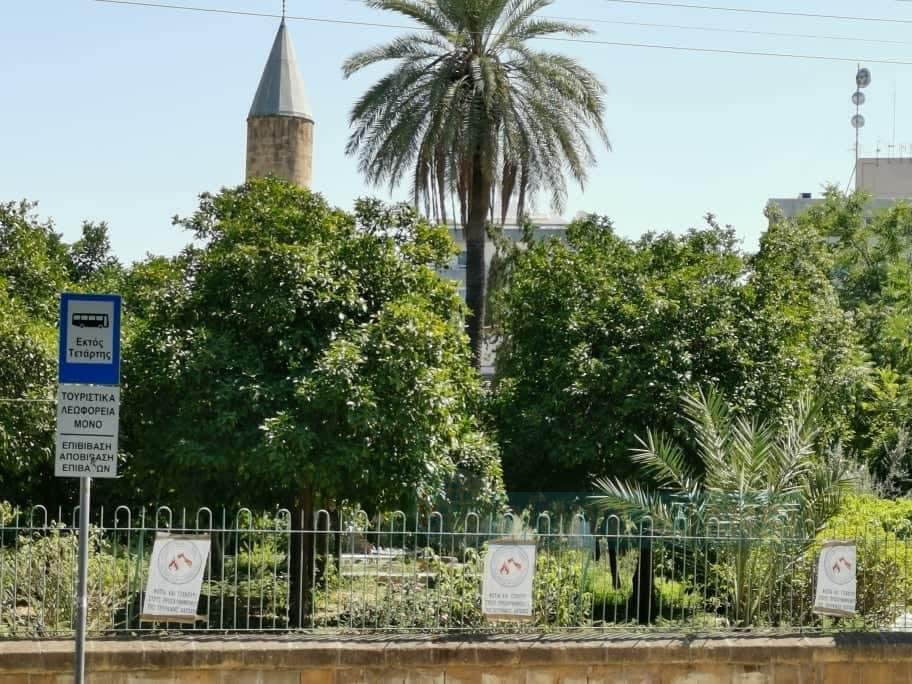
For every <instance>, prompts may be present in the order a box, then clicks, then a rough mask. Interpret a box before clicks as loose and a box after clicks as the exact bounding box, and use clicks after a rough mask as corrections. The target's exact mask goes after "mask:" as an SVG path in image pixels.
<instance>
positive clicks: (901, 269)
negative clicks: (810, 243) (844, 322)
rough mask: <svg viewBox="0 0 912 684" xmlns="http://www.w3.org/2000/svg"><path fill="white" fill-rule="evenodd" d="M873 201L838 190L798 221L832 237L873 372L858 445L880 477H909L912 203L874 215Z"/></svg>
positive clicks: (840, 282)
mask: <svg viewBox="0 0 912 684" xmlns="http://www.w3.org/2000/svg"><path fill="white" fill-rule="evenodd" d="M868 199H869V198H868V197H867V196H866V195H864V194H863V193H853V194H850V195H845V194H843V193H841V192H839V191H838V190H836V189H835V188H831V189H830V190H828V191H827V193H826V196H825V201H824V202H823V203H821V204H820V205H818V206H815V207H813V208H812V209H810V210H809V211H807V212H806V213H805V214H804V215H803V216H801V217H799V219H798V223H799V224H800V225H802V226H804V227H806V228H807V229H809V230H813V231H816V232H817V233H818V234H819V235H821V236H824V237H825V238H826V241H827V243H826V244H827V249H828V251H829V254H830V259H831V269H830V278H831V280H832V282H833V284H834V286H835V289H836V293H837V294H838V297H839V302H840V305H841V306H842V308H843V310H844V311H845V312H846V314H847V315H848V316H849V317H850V318H851V321H852V323H853V327H854V329H855V330H856V332H857V336H858V338H859V340H860V343H861V345H862V348H863V349H864V352H865V354H866V355H867V359H868V365H869V367H870V372H869V373H868V374H867V375H866V377H865V378H864V387H863V391H862V392H861V393H859V394H858V395H857V397H856V400H855V402H852V403H853V405H854V408H855V414H854V420H853V432H854V434H853V435H851V442H850V444H851V446H852V447H853V449H854V450H855V451H856V452H858V453H859V454H861V455H862V456H863V458H864V459H865V460H866V461H867V462H868V463H870V464H871V465H872V466H873V468H874V470H875V472H876V473H877V474H878V475H879V476H880V477H887V476H888V473H889V474H890V476H889V477H890V478H892V479H897V478H898V479H899V480H908V473H909V471H910V470H912V454H910V453H907V451H908V450H907V449H906V448H905V446H904V443H905V441H906V440H903V439H901V436H902V435H903V434H907V433H908V432H909V428H910V427H912V353H910V343H909V339H910V335H912V305H910V297H912V268H910V263H909V254H910V252H912V206H910V205H909V204H907V203H903V202H899V203H897V204H896V205H894V206H893V207H891V208H889V209H887V210H884V211H880V212H871V211H869V209H868ZM886 484H887V488H888V489H895V488H896V487H898V486H900V485H903V483H902V482H899V481H894V482H887V483H886ZM907 484H908V483H907V482H906V483H905V484H904V485H903V488H905V487H907Z"/></svg>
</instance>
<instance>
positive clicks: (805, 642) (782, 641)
mask: <svg viewBox="0 0 912 684" xmlns="http://www.w3.org/2000/svg"><path fill="white" fill-rule="evenodd" d="M72 658H73V644H72V642H70V641H3V642H0V684H12V683H13V682H23V683H27V684H31V683H33V682H40V683H41V684H62V683H63V682H66V681H69V679H68V677H69V673H70V672H71V671H72ZM87 669H88V671H89V672H90V673H92V678H91V679H90V681H91V682H92V683H93V684H95V683H96V682H98V683H99V684H119V683H120V682H127V681H129V682H137V683H139V682H153V681H154V682H183V681H193V682H201V683H203V684H210V683H213V684H220V683H222V682H225V683H227V682H238V683H239V684H242V683H244V682H257V683H258V684H271V683H273V682H276V683H281V684H287V683H289V682H294V683H295V684H316V683H318V682H319V683H320V684H334V683H335V682H350V681H358V682H368V681H370V682H374V681H376V682H400V683H404V682H419V681H420V682H441V683H444V682H445V683H446V684H451V683H454V682H477V683H482V682H484V683H489V682H490V683H493V682H501V681H504V682H512V681H516V682H523V683H524V684H526V683H527V684H550V683H551V682H555V683H556V682H566V683H567V684H573V683H577V682H585V683H587V684H588V683H590V682H593V683H594V682H601V681H605V682H644V683H647V684H649V683H655V684H665V683H666V682H667V683H669V684H697V683H701V682H708V683H713V684H722V683H726V684H727V683H734V682H737V683H739V684H762V683H764V682H780V681H781V682H796V683H797V682H802V683H803V682H825V683H826V684H830V683H831V682H833V683H835V684H839V683H840V682H852V683H854V684H860V683H862V682H863V683H864V684H867V683H868V682H871V683H874V684H876V683H879V682H908V683H912V634H909V635H906V634H846V635H837V636H826V637H819V636H807V637H759V636H743V637H732V636H729V637H720V638H706V637H685V636H682V637H677V638H670V637H667V636H663V637H658V636H656V637H652V636H648V635H642V636H626V637H622V636H616V637H612V636H607V635H606V636H605V637H602V638H599V637H597V636H593V635H591V634H588V635H581V636H574V635H543V636H529V637H488V638H474V639H471V638H461V639H459V638H454V637H440V638H433V637H415V638H411V639H409V638H402V637H398V638H394V637H389V638H364V639H351V640H322V639H314V638H308V637H306V636H282V637H275V638H262V637H260V638H253V637H250V638H247V637H234V638H216V637H211V636H204V637H201V638H198V639H183V638H181V639H177V638H175V639H168V638H164V639H157V640H156V639H139V640H126V639H123V640H120V639H116V640H94V641H91V642H90V643H89V647H88V656H87Z"/></svg>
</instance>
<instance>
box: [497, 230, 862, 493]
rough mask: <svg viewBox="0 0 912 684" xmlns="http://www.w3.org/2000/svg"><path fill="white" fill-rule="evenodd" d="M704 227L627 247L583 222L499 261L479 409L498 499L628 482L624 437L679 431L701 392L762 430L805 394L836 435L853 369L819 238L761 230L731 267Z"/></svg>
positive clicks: (732, 249) (714, 233)
mask: <svg viewBox="0 0 912 684" xmlns="http://www.w3.org/2000/svg"><path fill="white" fill-rule="evenodd" d="M708 219H709V220H708V224H707V226H706V227H705V228H702V229H699V230H692V231H690V232H689V233H687V234H685V235H683V236H680V237H676V236H673V235H667V234H666V235H647V236H645V237H643V238H642V239H640V240H638V241H629V240H624V239H621V238H620V237H618V236H617V235H615V234H614V232H613V230H612V228H611V225H610V223H609V222H607V221H605V220H600V219H596V218H589V219H586V220H584V221H579V222H577V223H575V224H574V225H573V226H571V228H570V230H569V231H568V233H567V239H566V241H560V240H551V241H549V242H539V243H530V244H528V245H526V248H525V249H521V250H518V251H516V252H515V253H514V255H513V263H512V264H511V266H510V269H509V270H510V282H509V286H508V287H506V288H505V289H504V290H503V291H502V293H501V296H500V298H499V302H498V304H497V308H498V318H499V328H498V329H499V334H500V335H501V337H502V345H501V347H500V351H499V353H498V359H497V377H496V382H495V390H494V397H493V401H492V408H493V415H494V422H495V424H496V426H497V429H498V435H499V439H500V444H501V448H502V452H503V458H504V469H505V473H506V475H507V482H508V485H509V486H510V488H511V489H514V490H536V491H537V490H543V489H544V490H551V491H553V490H565V491H578V490H580V489H585V488H586V486H587V482H588V481H589V477H590V476H591V475H604V474H609V473H610V474H621V475H624V474H627V473H629V472H630V468H631V463H630V459H629V458H628V454H629V452H630V449H631V448H632V447H634V446H635V443H634V441H633V435H634V434H636V433H637V432H638V431H645V430H646V429H647V428H648V427H652V428H657V429H662V430H665V431H669V432H674V431H675V430H678V429H679V428H678V427H677V422H676V420H675V415H676V407H677V406H678V405H679V403H680V401H681V398H682V397H683V396H684V395H685V394H687V393H688V392H689V391H691V390H692V389H693V388H695V387H699V386H703V385H707V384H712V385H714V386H716V387H717V388H718V390H719V391H720V392H721V393H722V394H723V395H724V396H725V397H727V398H728V399H729V400H730V401H732V402H733V403H734V405H735V406H737V407H739V408H740V409H743V410H749V411H751V412H754V413H758V414H760V415H764V416H768V417H769V418H770V419H772V420H776V418H777V416H778V415H779V414H780V412H781V411H782V410H783V407H785V406H787V404H788V402H789V401H790V400H791V399H794V398H795V397H796V396H797V395H798V394H799V393H800V392H802V391H803V390H805V389H806V388H808V387H812V388H816V389H817V390H819V391H820V392H821V393H822V394H824V395H825V396H826V397H827V402H826V405H825V406H824V407H823V412H824V415H825V416H826V421H827V425H828V428H827V430H828V432H830V433H832V434H834V435H837V436H842V435H843V434H844V433H845V432H846V431H847V429H848V427H847V420H848V418H847V414H850V413H851V407H849V408H848V409H847V408H846V406H845V398H846V396H848V397H849V398H851V397H852V392H853V390H854V388H855V387H856V386H857V377H858V373H857V369H856V364H857V363H858V361H859V356H858V353H857V347H856V346H855V344H854V341H853V339H854V338H853V333H852V329H851V326H850V324H849V322H848V321H847V320H846V318H845V316H844V315H843V312H842V311H841V310H840V309H839V306H838V302H837V300H836V297H835V294H834V292H833V288H832V287H831V285H830V283H829V281H828V273H829V260H828V255H827V253H826V251H825V249H824V247H823V246H822V244H821V241H820V240H819V236H817V235H816V234H815V233H814V232H813V231H812V230H811V229H810V228H808V227H806V226H803V225H802V226H799V225H796V224H794V223H792V222H786V221H779V222H773V224H772V226H771V228H770V231H769V232H768V233H767V234H766V235H765V236H764V238H763V241H762V243H761V248H760V251H759V253H758V254H756V255H754V256H753V257H750V258H746V257H744V256H743V255H742V254H741V253H740V252H739V250H738V249H737V245H736V241H735V237H734V233H733V231H732V230H731V229H730V228H726V227H722V226H720V225H718V224H717V223H716V222H715V220H714V218H713V217H711V216H709V217H708Z"/></svg>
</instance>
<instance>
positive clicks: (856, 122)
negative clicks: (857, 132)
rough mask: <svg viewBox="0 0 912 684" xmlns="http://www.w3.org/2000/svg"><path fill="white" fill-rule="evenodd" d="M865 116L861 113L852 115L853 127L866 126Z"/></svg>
mask: <svg viewBox="0 0 912 684" xmlns="http://www.w3.org/2000/svg"><path fill="white" fill-rule="evenodd" d="M864 125H865V118H864V117H863V116H862V115H861V114H856V115H855V116H853V117H852V128H864Z"/></svg>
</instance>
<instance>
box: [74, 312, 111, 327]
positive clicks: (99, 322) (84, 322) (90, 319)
mask: <svg viewBox="0 0 912 684" xmlns="http://www.w3.org/2000/svg"><path fill="white" fill-rule="evenodd" d="M70 322H71V323H72V324H73V325H74V326H75V327H77V328H107V327H109V325H110V321H109V318H108V314H94V313H74V314H73V316H72V317H71V318H70Z"/></svg>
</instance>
